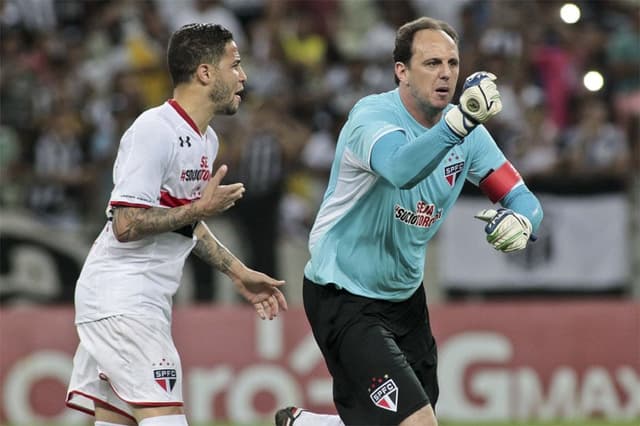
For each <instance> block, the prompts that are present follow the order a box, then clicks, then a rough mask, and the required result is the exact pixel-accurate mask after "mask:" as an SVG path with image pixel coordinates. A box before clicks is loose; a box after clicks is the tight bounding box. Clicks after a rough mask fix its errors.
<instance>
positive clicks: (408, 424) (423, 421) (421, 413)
mask: <svg viewBox="0 0 640 426" xmlns="http://www.w3.org/2000/svg"><path fill="white" fill-rule="evenodd" d="M399 426H438V420H437V419H436V415H435V413H434V412H433V409H432V408H431V405H427V406H424V407H422V408H420V409H419V410H418V411H416V412H414V413H413V414H411V415H410V416H409V417H407V418H406V419H404V420H403V421H402V422H401V423H400V425H399Z"/></svg>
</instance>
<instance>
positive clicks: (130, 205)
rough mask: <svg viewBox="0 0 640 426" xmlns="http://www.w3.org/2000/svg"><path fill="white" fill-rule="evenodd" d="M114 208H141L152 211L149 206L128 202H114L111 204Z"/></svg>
mask: <svg viewBox="0 0 640 426" xmlns="http://www.w3.org/2000/svg"><path fill="white" fill-rule="evenodd" d="M109 204H110V205H111V206H112V207H141V208H143V209H150V208H151V206H149V205H147V204H136V203H127V202H126V201H112V202H111V203H109Z"/></svg>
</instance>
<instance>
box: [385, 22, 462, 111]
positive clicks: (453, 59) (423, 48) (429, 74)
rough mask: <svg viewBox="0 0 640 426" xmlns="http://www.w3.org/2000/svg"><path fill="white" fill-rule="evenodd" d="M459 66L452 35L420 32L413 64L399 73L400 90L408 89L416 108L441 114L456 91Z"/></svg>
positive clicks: (416, 35)
mask: <svg viewBox="0 0 640 426" xmlns="http://www.w3.org/2000/svg"><path fill="white" fill-rule="evenodd" d="M459 65H460V57H459V53H458V46H457V45H456V43H455V41H454V40H453V39H452V38H451V37H450V36H449V35H447V34H446V33H445V32H444V31H438V30H420V31H418V32H417V33H416V34H415V36H414V39H413V55H412V56H411V60H410V62H409V64H408V66H406V67H404V70H402V71H401V72H400V76H401V80H402V82H401V84H400V86H401V90H402V88H403V87H404V88H406V89H408V90H409V92H410V94H411V98H412V99H413V100H414V101H415V103H416V106H418V107H419V108H420V109H422V110H423V111H424V112H426V113H431V114H433V113H434V112H436V111H437V112H439V111H442V110H443V109H444V108H445V107H446V106H447V105H448V104H449V103H450V102H451V99H452V98H453V94H454V92H455V90H456V83H457V81H458V74H459ZM397 66H398V65H396V67H397ZM406 89H405V90H406Z"/></svg>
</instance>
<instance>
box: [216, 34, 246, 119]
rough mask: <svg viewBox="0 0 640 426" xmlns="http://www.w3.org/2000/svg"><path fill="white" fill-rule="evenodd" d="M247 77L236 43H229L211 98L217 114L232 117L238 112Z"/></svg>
mask: <svg viewBox="0 0 640 426" xmlns="http://www.w3.org/2000/svg"><path fill="white" fill-rule="evenodd" d="M246 81H247V75H246V74H245V73H244V70H243V69H242V66H241V65H240V52H238V46H236V43H235V42H234V41H230V42H229V43H227V46H226V47H225V53H224V56H223V57H222V58H221V59H220V63H219V64H218V72H217V76H216V79H215V81H214V84H213V87H212V88H211V92H210V93H209V98H210V99H211V102H213V104H214V105H215V108H216V111H215V113H216V114H226V115H232V114H235V113H236V111H238V108H239V107H240V102H241V101H242V99H241V97H240V93H241V92H242V91H243V90H244V83H245V82H246Z"/></svg>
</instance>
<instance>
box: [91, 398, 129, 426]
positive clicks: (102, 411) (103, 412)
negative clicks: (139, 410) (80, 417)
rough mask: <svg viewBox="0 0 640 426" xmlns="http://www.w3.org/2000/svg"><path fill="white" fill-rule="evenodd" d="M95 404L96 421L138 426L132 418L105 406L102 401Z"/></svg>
mask: <svg viewBox="0 0 640 426" xmlns="http://www.w3.org/2000/svg"><path fill="white" fill-rule="evenodd" d="M94 403H95V418H96V421H99V422H108V423H114V424H117V425H126V426H136V425H137V424H138V423H137V422H136V421H135V420H133V419H132V418H130V417H127V416H124V415H122V414H120V413H118V412H116V411H114V410H113V409H112V407H111V406H108V405H105V404H103V403H101V402H100V401H95V402H94Z"/></svg>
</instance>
